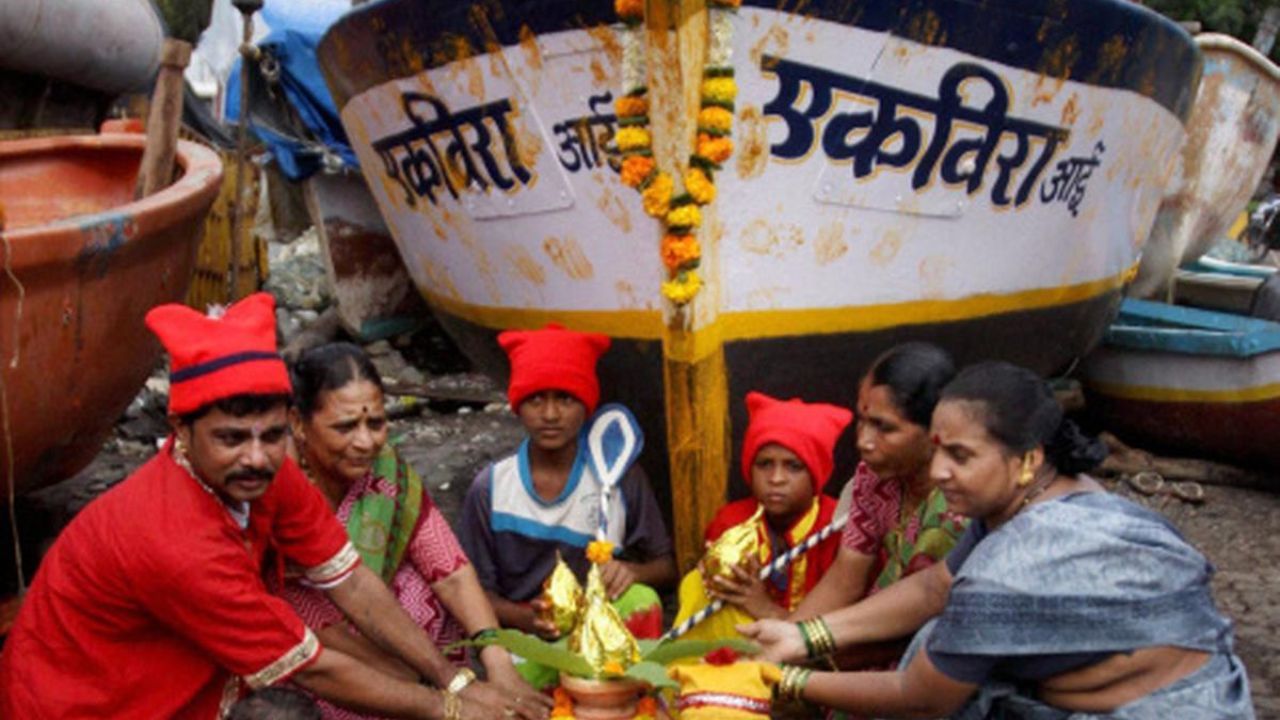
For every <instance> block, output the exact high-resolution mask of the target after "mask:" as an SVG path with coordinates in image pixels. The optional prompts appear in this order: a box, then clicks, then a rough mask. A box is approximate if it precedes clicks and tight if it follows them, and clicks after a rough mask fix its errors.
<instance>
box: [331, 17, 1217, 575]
mask: <svg viewBox="0 0 1280 720" xmlns="http://www.w3.org/2000/svg"><path fill="white" fill-rule="evenodd" d="M646 5H647V11H648V12H647V16H646V23H645V26H644V30H645V37H646V44H647V55H648V68H649V73H648V79H649V87H650V90H649V98H650V102H651V105H652V107H651V109H650V116H651V118H652V123H653V124H652V130H653V133H654V137H655V144H654V148H655V155H656V157H657V159H658V161H659V163H660V164H661V165H663V166H664V167H667V168H670V169H671V170H672V171H673V172H681V171H683V169H684V168H685V167H686V166H687V158H688V156H689V152H690V149H691V148H690V145H691V143H692V140H693V136H694V128H695V116H696V114H697V110H698V107H697V102H698V95H699V93H698V83H699V81H700V79H701V72H702V63H703V58H704V53H705V47H706V45H707V42H708V40H707V34H708V30H707V15H708V13H707V11H706V9H705V7H704V3H702V2H693V1H692V0H686V1H685V2H681V3H679V4H672V3H667V2H663V1H661V0H650V2H648V3H647V4H646ZM615 21H616V17H615V15H614V10H613V3H611V2H603V1H602V2H591V3H583V2H578V1H577V0H542V1H539V2H521V3H495V2H487V1H481V0H462V1H458V0H448V1H445V0H382V1H381V2H374V3H369V4H366V5H361V6H359V7H358V8H356V9H354V10H353V11H352V12H350V13H348V14H347V15H345V16H344V17H343V18H342V19H340V20H339V21H338V22H337V23H336V24H335V25H334V26H333V27H332V28H331V29H330V30H329V31H328V32H327V34H326V35H325V37H324V38H323V40H322V41H321V44H320V47H319V50H318V55H319V57H320V61H321V67H322V69H323V71H324V72H325V75H326V78H327V81H328V84H329V87H330V89H331V90H332V92H333V95H334V99H335V100H336V102H337V106H338V109H339V111H340V113H341V118H342V122H343V125H344V127H345V129H346V131H347V135H348V137H349V138H350V139H351V141H352V144H353V146H354V149H355V152H356V155H357V156H358V158H359V161H360V167H361V169H362V171H363V173H364V175H365V178H366V180H367V181H368V184H369V186H370V188H371V190H372V192H373V195H374V198H375V199H376V200H377V203H378V207H379V208H380V210H381V213H382V216H383V218H384V219H385V220H386V223H387V226H388V227H389V228H390V230H391V233H392V235H393V237H394V238H395V241H396V243H397V245H398V246H399V249H400V253H401V255H402V256H403V258H404V260H405V264H406V266H407V268H408V271H409V274H410V276H411V277H412V278H413V281H414V283H415V284H416V285H417V287H418V289H419V290H420V291H421V293H422V295H423V296H424V297H425V298H426V299H427V301H428V303H429V304H430V305H431V307H432V309H433V310H434V312H435V314H436V316H437V317H438V318H439V319H440V320H441V322H442V324H443V325H444V326H445V328H446V329H447V330H448V331H449V332H450V333H451V335H452V336H453V337H454V338H455V340H457V342H458V344H459V346H460V347H461V348H462V349H463V350H464V351H465V352H466V353H467V354H468V355H469V356H470V357H471V358H472V359H473V360H474V361H475V362H476V363H477V364H478V365H479V366H480V367H481V368H484V369H487V370H489V371H492V372H494V373H496V374H501V373H503V372H504V368H505V362H504V358H503V357H502V356H501V353H500V351H499V349H498V346H497V345H496V343H495V342H494V339H493V336H494V334H495V333H496V332H497V331H499V330H500V329H502V328H507V327H537V326H540V325H542V324H543V323H545V322H548V321H555V322H560V323H563V324H565V325H567V326H570V327H573V328H576V329H582V330H594V331H601V332H605V333H608V334H609V335H611V336H612V337H613V338H614V339H615V343H614V348H613V349H612V350H611V351H610V352H609V353H608V355H606V357H605V359H604V361H603V363H602V366H601V371H600V372H601V377H602V385H603V387H604V389H605V393H606V395H607V396H608V397H609V399H615V400H620V401H622V402H624V403H626V404H627V405H629V406H630V407H631V408H632V409H633V410H634V411H635V412H636V415H637V417H638V418H639V419H640V421H641V423H642V425H643V426H644V428H645V430H646V433H647V439H648V446H649V448H650V452H649V453H647V454H646V458H645V464H646V469H647V470H648V471H649V472H650V474H651V475H653V476H655V478H656V480H657V482H656V483H655V485H656V487H657V488H658V491H659V494H660V496H662V499H663V500H666V501H671V500H672V498H678V500H679V502H674V503H672V506H673V510H674V514H675V523H674V524H675V531H676V539H677V548H678V552H679V555H680V559H681V561H682V562H683V563H686V564H687V562H688V561H689V560H690V559H691V558H693V557H694V556H696V555H697V554H698V553H699V552H700V549H701V532H702V527H703V526H704V524H705V522H706V521H707V520H708V519H709V518H710V516H711V514H712V513H714V511H715V510H716V509H717V508H718V507H719V506H720V505H721V503H722V502H723V499H724V496H725V494H726V492H727V490H728V489H729V487H732V488H733V492H734V493H735V494H736V493H739V492H740V491H741V485H740V483H737V482H733V483H732V484H731V485H730V483H728V481H727V477H728V474H729V473H733V474H735V475H736V471H734V470H732V469H731V468H734V467H736V463H735V462H734V461H733V458H735V457H736V453H737V450H736V447H737V442H738V439H739V437H740V434H741V432H742V429H743V427H744V425H745V409H744V408H743V406H742V401H741V398H742V397H743V396H744V395H745V394H746V392H747V391H748V390H753V389H754V390H761V391H764V392H767V393H770V394H773V395H777V396H782V397H790V396H800V397H804V398H806V399H809V400H817V399H822V400H827V401H831V402H837V403H842V404H845V405H848V406H852V405H853V403H854V398H855V394H856V381H857V378H858V375H859V373H860V372H861V371H862V370H863V369H864V368H865V367H866V366H867V364H868V363H869V361H870V360H871V359H872V358H873V357H874V356H875V355H876V354H878V353H880V352H881V351H883V350H885V349H886V348H888V347H890V346H892V345H893V344H896V343H899V342H902V341H904V340H910V339H926V340H932V341H935V342H938V343H941V344H942V345H944V346H946V347H947V348H949V349H950V350H951V351H952V352H953V353H955V355H956V356H957V358H958V359H959V360H961V361H964V362H967V361H972V360H976V359H980V358H989V357H1001V358H1005V359H1008V360H1011V361H1015V362H1018V363H1022V364H1024V365H1027V366H1030V367H1032V368H1035V369H1037V370H1039V371H1041V372H1049V371H1053V370H1056V369H1060V368H1062V367H1064V366H1065V365H1067V364H1068V363H1070V362H1071V361H1072V360H1074V359H1075V358H1078V357H1080V356H1082V355H1083V354H1084V353H1086V352H1087V351H1088V350H1089V349H1090V348H1091V347H1092V346H1093V345H1094V344H1095V343H1096V342H1097V340H1098V339H1099V338H1100V336H1101V333H1102V332H1103V330H1104V329H1105V327H1106V326H1107V324H1108V323H1109V322H1110V320H1111V319H1112V317H1113V316H1114V314H1115V311H1116V308H1117V306H1118V303H1119V300H1120V294H1121V287H1122V285H1123V283H1124V281H1125V280H1126V279H1127V278H1128V277H1129V276H1130V274H1131V273H1132V271H1133V270H1134V268H1135V264H1136V262H1137V258H1138V253H1139V251H1140V249H1141V247H1142V243H1143V241H1144V240H1145V239H1146V238H1147V236H1148V233H1149V231H1150V229H1151V224H1152V221H1153V219H1154V218H1155V214H1156V210H1157V207H1158V206H1159V203H1160V198H1161V197H1162V195H1163V194H1164V184H1165V181H1166V179H1167V178H1168V177H1169V173H1170V172H1171V170H1172V160H1173V158H1175V157H1176V154H1177V150H1178V148H1180V147H1181V145H1182V142H1183V139H1184V137H1185V131H1184V127H1183V122H1184V120H1185V118H1186V116H1187V113H1188V111H1189V108H1190V104H1191V100H1192V99H1193V98H1194V97H1195V90H1196V88H1195V82H1196V80H1197V78H1198V77H1199V63H1200V59H1199V54H1198V52H1197V50H1196V46H1195V44H1194V43H1193V42H1192V40H1191V38H1190V36H1188V35H1187V34H1186V33H1185V32H1183V31H1182V30H1181V29H1180V28H1178V27H1177V26H1176V25H1175V24H1173V23H1172V22H1170V21H1168V20H1167V19H1164V18H1162V17H1160V16H1158V15H1156V14H1155V13H1152V12H1150V11H1148V10H1146V9H1145V8H1142V7H1140V6H1138V5H1136V4H1134V3H1130V2H1122V1H1120V0H1075V1H1073V2H1070V3H1063V2H1058V1H1057V0H994V1H992V2H985V3H982V4H981V5H980V6H975V5H974V4H973V3H970V2H965V1H963V0H931V1H930V2H927V3H907V2H878V3H848V2H839V1H837V0H817V1H804V2H799V1H793V0H783V2H777V1H776V0H748V1H747V2H744V3H743V6H742V7H741V8H740V10H739V11H738V12H737V13H736V15H735V17H734V19H733V21H732V33H733V41H732V50H733V52H732V65H733V67H734V70H735V79H736V83H737V88H738V91H737V100H736V106H735V113H734V122H733V130H732V132H733V138H734V142H735V151H734V155H733V157H732V158H730V159H729V161H728V164H727V165H726V167H725V168H724V170H723V171H722V172H719V173H717V175H716V185H717V188H718V196H717V199H716V200H715V202H714V203H712V204H710V205H707V206H706V207H704V208H703V213H704V222H703V226H702V229H701V231H700V234H699V240H700V242H701V245H702V248H703V252H702V264H701V266H700V267H699V270H698V272H699V273H700V274H701V275H702V277H703V279H704V281H705V283H706V285H705V287H704V288H703V289H702V291H701V292H700V294H699V295H698V296H697V297H696V298H695V299H694V300H693V302H692V303H690V304H688V305H684V306H675V305H672V304H670V303H668V302H667V301H666V300H665V299H664V298H663V296H662V294H661V292H660V284H661V282H662V281H663V279H664V278H665V276H666V270H665V268H664V267H663V264H662V261H661V259H660V256H659V243H660V240H661V227H660V225H659V223H658V222H657V221H656V220H654V219H652V218H650V217H649V216H647V215H646V214H645V213H644V212H643V209H642V207H641V201H640V198H639V196H638V194H637V193H635V192H634V191H633V190H632V189H630V188H628V187H625V186H624V185H622V184H621V182H619V178H618V175H617V169H616V168H617V165H618V162H617V158H616V157H613V156H611V154H610V152H609V148H610V140H611V138H612V136H613V134H614V132H615V130H616V128H617V122H616V118H615V115H614V111H613V106H612V103H613V101H614V99H615V98H617V97H619V95H620V94H621V92H622V89H621V83H622V79H621V65H622V51H621V47H620V45H619V38H618V30H617V26H615ZM853 462H854V448H853V444H852V443H842V445H841V451H840V454H839V457H838V461H837V473H839V474H842V475H844V476H847V474H848V473H850V472H851V471H852V468H853ZM668 481H669V482H668ZM838 484H839V482H837V483H836V485H837V486H838Z"/></svg>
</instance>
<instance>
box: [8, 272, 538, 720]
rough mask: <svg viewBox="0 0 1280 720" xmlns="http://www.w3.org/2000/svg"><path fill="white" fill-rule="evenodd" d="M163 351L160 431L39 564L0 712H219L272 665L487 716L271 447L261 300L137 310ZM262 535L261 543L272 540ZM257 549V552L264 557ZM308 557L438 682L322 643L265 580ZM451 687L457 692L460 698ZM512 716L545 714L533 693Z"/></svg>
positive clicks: (278, 427)
mask: <svg viewBox="0 0 1280 720" xmlns="http://www.w3.org/2000/svg"><path fill="white" fill-rule="evenodd" d="M147 326H148V327H149V328H150V329H151V330H152V331H153V332H155V333H156V335H158V336H159V338H160V340H161V342H162V343H163V344H164V346H165V349H166V350H168V352H169V355H170V359H171V362H170V394H169V415H170V422H171V423H172V425H173V428H174V433H173V435H172V436H170V438H169V439H168V441H167V442H166V443H165V446H164V448H163V449H162V450H161V451H160V453H159V454H157V455H156V456H155V457H154V458H152V459H151V460H150V461H148V462H147V463H146V464H144V465H143V466H142V467H140V468H139V469H138V470H137V471H136V472H135V473H134V474H133V475H131V476H130V477H129V478H127V479H126V480H125V481H124V482H122V483H120V484H119V485H117V486H116V487H114V488H112V489H111V490H109V491H107V492H106V493H104V494H103V495H102V496H100V497H99V498H97V499H96V500H94V501H93V502H92V503H90V504H89V506H88V507H86V508H85V509H84V510H83V511H82V512H81V513H80V514H79V515H78V516H77V517H76V518H75V520H74V521H73V522H71V524H69V525H68V526H67V528H66V529H65V530H64V531H63V532H62V533H61V535H60V536H59V537H58V539H57V541H56V542H55V543H54V545H53V547H52V548H51V549H50V551H49V553H48V555H47V556H46V557H45V559H44V560H43V562H42V563H41V565H40V569H39V572H38V573H37V574H36V577H35V580H34V582H33V583H32V585H31V589H30V591H29V592H28V593H27V596H26V598H25V601H24V603H23V606H22V609H21V611H20V612H19V614H18V617H17V620H16V622H15V624H14V627H13V630H12V632H11V634H10V635H9V638H8V640H7V642H6V644H5V648H4V654H3V655H2V656H0V717H8V718H24V719H38V718H143V717H150V718H159V717H165V718H169V717H177V718H205V719H207V720H213V719H214V718H218V717H221V716H222V715H223V714H225V712H226V711H227V709H228V708H229V706H230V705H231V704H232V703H233V702H235V700H236V699H237V698H238V697H239V696H240V695H241V694H243V693H244V692H245V691H247V690H257V689H259V688H262V687H266V686H269V685H274V684H276V683H279V682H282V681H284V680H286V679H289V680H292V681H294V682H296V683H297V684H299V685H301V686H303V687H305V688H307V689H309V690H311V691H313V692H315V693H316V694H318V695H320V696H322V697H324V698H326V699H330V700H333V701H335V702H337V703H339V704H343V705H351V706H355V707H359V708H364V709H371V710H375V711H377V712H379V713H380V714H385V715H390V716H394V717H405V718H461V717H464V716H465V717H476V718H480V717H496V716H499V715H501V714H502V713H503V709H504V708H505V707H507V706H509V705H510V704H511V702H512V699H511V698H509V697H505V696H504V694H503V693H502V692H501V691H499V690H497V689H496V688H494V687H492V686H490V685H488V684H484V683H479V684H475V685H472V686H471V687H469V688H467V689H466V691H465V695H460V694H459V693H461V692H462V691H463V688H464V687H466V686H467V685H468V684H469V682H470V679H471V678H474V675H467V674H461V673H458V671H457V670H456V669H455V668H454V667H453V666H452V665H451V664H450V663H449V662H448V661H447V660H446V659H445V658H444V657H443V656H442V655H441V654H440V652H439V651H438V650H437V649H436V648H435V647H434V646H433V645H432V644H431V642H430V640H429V639H428V638H427V636H426V634H425V633H424V632H423V631H422V630H421V628H419V627H418V626H417V625H415V624H414V623H413V621H412V620H410V619H409V617H408V616H407V615H405V614H404V611H403V610H401V609H400V606H399V604H398V603H397V602H396V600H395V598H394V596H392V595H391V593H390V591H389V590H387V588H386V586H385V585H383V584H382V582H381V580H379V578H378V577H377V576H375V575H373V574H372V572H371V571H369V570H368V569H367V568H365V567H364V566H363V565H361V564H360V559H359V556H358V555H357V554H356V552H355V550H354V549H353V548H352V546H351V544H350V543H349V542H348V540H347V536H346V532H345V530H344V529H343V528H342V526H341V525H339V524H338V522H337V520H336V519H335V518H334V516H333V513H332V512H331V511H330V510H329V508H328V506H327V505H326V503H325V500H324V498H323V497H322V496H321V495H320V493H319V491H317V490H316V489H315V488H314V487H312V486H311V485H310V484H309V483H308V482H307V480H306V478H305V477H304V476H303V475H302V473H301V471H300V470H299V469H298V467H297V465H295V464H294V463H293V462H292V461H291V460H288V459H287V458H286V457H285V442H286V438H287V427H288V426H287V424H286V410H287V407H288V399H289V393H290V386H289V377H288V373H287V372H286V370H285V366H284V363H283V362H282V361H281V359H280V357H279V355H277V354H276V336H275V313H274V301H273V300H272V298H271V296H270V295H266V294H263V293H259V294H256V295H251V296H250V297H248V298H246V299H245V300H243V301H242V302H239V303H237V304H235V305H233V306H231V307H230V308H228V309H226V311H225V313H223V314H222V315H219V316H216V317H209V316H204V315H201V314H199V313H197V312H195V311H193V310H191V309H189V308H187V307H184V306H181V305H164V306H161V307H158V308H155V309H153V310H152V311H151V312H149V313H148V314H147ZM268 550H270V551H271V552H270V553H268ZM268 559H270V561H269V560H268ZM286 560H287V561H289V562H291V563H293V564H295V565H297V566H299V567H300V568H303V569H304V572H305V577H306V578H307V580H308V581H309V582H310V583H312V584H314V585H315V586H316V587H320V588H323V589H325V590H326V591H327V592H328V593H329V596H330V598H331V599H332V600H333V602H334V603H335V604H337V605H338V606H339V607H341V608H342V609H343V611H344V612H345V613H346V614H347V615H348V617H350V619H351V621H352V622H353V623H354V624H355V625H356V626H357V627H359V628H360V630H361V631H362V632H363V633H364V634H365V635H366V636H367V637H370V638H374V639H375V641H376V642H378V643H379V644H380V645H382V646H383V647H384V649H385V650H386V651H387V652H388V653H391V654H393V655H394V656H396V657H399V658H401V659H402V660H403V661H404V662H405V663H406V664H407V665H408V666H409V667H411V668H413V669H414V670H416V671H417V672H418V673H420V674H421V675H422V676H423V677H425V678H427V679H429V680H431V681H433V682H435V683H436V684H437V685H439V686H442V687H448V688H449V690H448V692H446V693H442V692H438V691H436V690H431V689H429V688H427V687H425V686H423V685H419V684H417V683H415V682H408V681H405V680H399V679H393V678H391V677H389V676H387V675H384V674H382V673H379V672H377V671H375V670H373V669H372V668H370V667H368V666H365V665H363V664H362V663H360V662H358V661H357V660H356V659H354V658H352V657H351V656H348V655H346V654H344V653H341V652H339V651H336V650H333V649H325V648H322V647H321V646H320V644H319V642H318V641H317V639H316V637H315V635H313V634H312V633H311V631H310V630H309V629H307V627H306V625H305V624H304V623H303V622H302V620H301V619H300V618H299V617H298V616H297V615H296V614H295V613H294V612H293V610H292V609H291V608H290V606H289V605H288V603H286V602H285V601H284V600H282V599H281V598H279V597H275V596H273V595H271V594H270V593H268V592H267V589H266V586H265V584H264V580H263V577H264V575H265V574H268V573H269V574H273V575H275V576H277V578H278V579H279V577H280V576H281V575H282V574H283V569H284V562H285V561H286ZM464 698H465V700H464ZM521 712H522V715H524V716H526V717H529V718H534V717H541V716H544V715H545V710H544V709H543V708H542V707H541V705H540V704H538V703H536V702H534V703H530V704H529V705H528V707H527V708H525V709H522V711H521Z"/></svg>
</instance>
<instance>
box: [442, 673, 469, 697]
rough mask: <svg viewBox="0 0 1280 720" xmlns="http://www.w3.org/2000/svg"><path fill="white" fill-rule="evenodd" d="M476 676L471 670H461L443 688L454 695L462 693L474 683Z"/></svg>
mask: <svg viewBox="0 0 1280 720" xmlns="http://www.w3.org/2000/svg"><path fill="white" fill-rule="evenodd" d="M475 679H476V674H475V672H473V671H472V670H471V668H462V669H461V670H459V671H458V672H457V673H455V674H454V676H453V679H452V680H450V681H449V684H448V685H446V686H445V688H444V689H445V690H447V691H448V692H450V693H453V694H454V695H457V694H458V693H460V692H462V691H463V690H464V689H466V687H467V686H468V685H470V684H471V683H473V682H475Z"/></svg>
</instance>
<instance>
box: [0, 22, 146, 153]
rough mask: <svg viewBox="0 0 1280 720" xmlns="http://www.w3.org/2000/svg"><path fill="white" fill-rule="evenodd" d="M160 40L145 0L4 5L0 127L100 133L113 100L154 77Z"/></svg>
mask: <svg viewBox="0 0 1280 720" xmlns="http://www.w3.org/2000/svg"><path fill="white" fill-rule="evenodd" d="M163 41H164V25H163V24H162V23H161V20H160V17H159V16H158V15H157V14H156V11H155V9H154V7H153V6H152V5H151V3H150V2H148V0H113V1H112V2H109V3H104V2H100V1H99V0H5V1H4V2H3V3H0V98H4V102H0V129H3V130H23V129H46V130H47V129H60V130H63V131H65V129H67V128H80V129H81V130H82V131H86V132H93V131H95V130H96V129H97V128H98V125H99V123H101V122H102V120H103V119H104V117H105V115H106V111H107V108H108V107H109V106H110V104H111V101H112V100H113V99H114V98H115V97H116V96H118V95H120V94H121V93H124V92H127V91H135V90H138V89H140V88H145V87H146V86H147V84H148V83H149V82H151V80H152V78H154V77H155V76H156V70H157V69H158V68H159V66H160V46H161V43H162V42H163Z"/></svg>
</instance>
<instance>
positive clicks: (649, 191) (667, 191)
mask: <svg viewBox="0 0 1280 720" xmlns="http://www.w3.org/2000/svg"><path fill="white" fill-rule="evenodd" d="M673 190H675V183H674V182H673V181H672V180H671V176H670V175H668V174H666V173H664V172H659V173H658V174H657V176H655V177H654V178H653V181H652V182H650V183H649V185H648V186H647V187H646V188H645V189H644V190H643V191H641V193H640V200H641V201H642V202H643V203H644V211H645V213H647V214H649V215H651V216H653V217H664V216H666V214H667V210H668V209H669V208H670V207H671V192H672V191H673Z"/></svg>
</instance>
